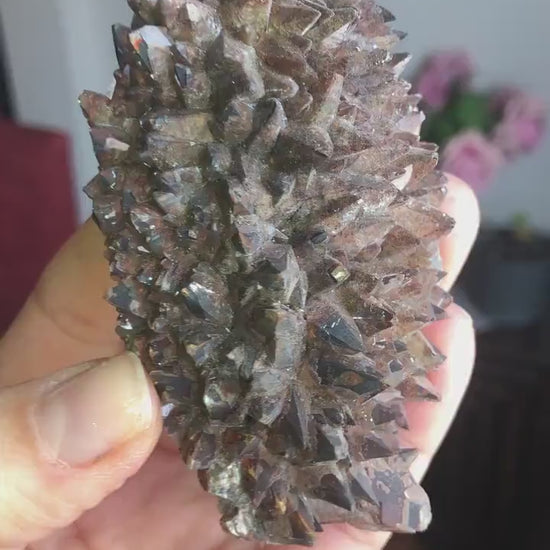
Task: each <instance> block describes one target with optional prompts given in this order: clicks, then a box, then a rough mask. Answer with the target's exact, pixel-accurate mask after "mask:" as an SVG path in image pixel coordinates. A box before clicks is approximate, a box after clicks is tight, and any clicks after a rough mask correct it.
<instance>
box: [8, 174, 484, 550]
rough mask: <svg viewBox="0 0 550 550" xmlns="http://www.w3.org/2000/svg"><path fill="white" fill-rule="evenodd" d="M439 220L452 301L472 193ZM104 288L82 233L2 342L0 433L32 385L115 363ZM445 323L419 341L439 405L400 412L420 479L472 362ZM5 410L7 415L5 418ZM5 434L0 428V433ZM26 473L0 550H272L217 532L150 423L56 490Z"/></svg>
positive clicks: (375, 543)
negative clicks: (94, 364) (447, 223)
mask: <svg viewBox="0 0 550 550" xmlns="http://www.w3.org/2000/svg"><path fill="white" fill-rule="evenodd" d="M443 208H444V210H445V211H446V212H447V213H449V214H450V215H451V216H453V217H454V218H455V219H456V221H457V225H456V229H455V230H454V231H453V233H452V235H451V236H449V237H447V238H445V239H444V240H443V242H442V243H441V253H442V257H443V263H444V266H445V270H446V271H447V273H448V275H447V277H446V278H445V279H444V281H443V286H444V287H445V288H446V289H450V288H451V286H452V284H453V283H454V281H455V280H456V277H457V276H458V274H459V272H460V269H461V267H462V265H463V264H464V262H465V260H466V257H467V255H468V253H469V250H470V248H471V246H472V243H473V241H474V239H475V235H476V232H477V228H478V223H479V212H478V207H477V202H476V200H475V197H474V195H473V193H472V192H471V190H470V189H469V188H468V187H467V186H466V185H465V184H464V183H462V182H460V181H458V180H456V179H454V178H451V182H450V186H449V194H448V197H447V198H446V199H445V203H444V207H443ZM110 285H111V281H110V278H109V273H108V267H107V264H106V261H105V260H104V259H103V237H102V235H101V234H100V232H99V230H98V229H97V228H96V227H95V225H94V224H93V223H91V222H88V223H86V224H85V225H84V226H83V227H82V228H81V229H80V230H79V231H78V232H77V233H76V234H75V235H74V236H73V237H72V238H71V239H70V241H69V242H68V243H67V244H66V245H65V247H64V248H63V249H62V250H61V251H60V253H59V254H58V255H57V257H56V258H55V259H54V260H53V262H52V263H51V264H50V266H49V267H48V268H47V269H46V271H45V272H44V274H43V276H42V279H41V280H40V282H39V284H38V286H37V288H36V290H35V291H34V293H33V294H32V296H31V297H30V298H29V300H28V302H27V304H26V305H25V307H24V309H23V311H22V312H21V314H20V315H19V317H18V318H17V320H16V321H15V322H14V324H13V326H12V327H11V328H10V330H9V331H8V332H7V334H6V335H5V336H4V338H3V339H2V340H1V341H0V415H1V414H2V407H5V408H6V411H7V412H5V417H4V418H3V419H2V421H3V422H4V426H7V427H8V430H9V429H11V426H14V425H15V424H16V423H17V422H19V421H20V420H19V418H21V415H23V416H24V415H25V414H26V411H25V410H24V409H25V407H28V406H29V399H30V400H31V401H32V399H31V398H29V395H32V388H33V387H35V386H36V384H40V383H41V382H40V379H43V377H45V376H48V375H50V376H51V375H52V373H56V372H58V371H61V370H62V369H65V368H67V367H70V366H71V365H75V364H79V363H82V362H86V361H90V360H92V359H96V358H99V357H109V356H114V355H117V354H119V353H121V352H122V351H123V350H122V345H121V342H120V341H119V340H118V338H117V337H116V335H115V333H114V326H115V313H114V311H113V309H112V308H111V307H110V306H109V305H108V304H107V303H106V302H105V301H104V299H103V296H104V294H105V292H106V290H107V289H108V288H109V286H110ZM448 315H449V316H448V319H446V320H443V321H439V322H438V323H435V324H433V325H432V326H430V327H428V328H427V329H426V334H427V335H428V336H429V338H430V339H431V340H432V341H433V342H434V344H435V345H436V346H437V347H438V348H439V349H440V350H442V351H443V353H444V354H445V355H446V356H447V357H448V359H447V361H446V362H445V364H444V365H443V366H442V367H441V368H440V369H439V370H438V371H437V372H435V373H433V374H432V375H431V380H432V382H433V383H434V384H435V386H436V387H437V388H438V389H439V390H440V392H441V394H442V396H443V397H442V401H441V402H439V403H410V404H408V413H409V419H410V426H411V429H410V431H408V432H406V433H403V440H404V442H405V443H406V444H407V445H412V446H415V447H416V448H418V449H419V450H420V456H419V458H418V460H417V461H416V462H415V463H414V465H413V473H414V475H415V476H417V477H418V478H420V477H422V476H423V474H424V473H425V471H426V468H427V467H428V465H429V463H430V461H431V460H432V458H433V456H434V454H435V453H436V451H437V449H438V447H439V445H440V443H441V441H442V439H443V438H444V436H445V434H446V432H447V430H448V428H449V426H450V424H451V422H452V420H453V418H454V416H455V414H456V411H457V409H458V406H459V404H460V401H461V399H462V396H463V394H464V392H465V390H466V387H467V384H468V381H469V378H470V374H471V370H472V366H473V361H474V347H475V345H474V333H473V328H472V322H471V319H470V317H469V316H468V314H467V313H466V312H464V311H463V310H461V309H460V308H459V307H458V306H456V305H453V306H451V307H450V308H449V310H448ZM33 380H34V381H36V380H38V381H37V382H32V381H33ZM29 381H31V382H29ZM1 388H4V389H1ZM14 396H15V397H14ZM3 398H4V399H3ZM14 399H15V401H14ZM154 399H156V398H154ZM6 403H8V404H9V403H15V405H13V406H11V407H8V406H7V405H6ZM155 403H156V401H155ZM18 408H19V409H20V410H18ZM1 426H2V423H1V422H0V433H2V429H1ZM131 429H132V427H131V426H129V427H128V430H129V431H130V430H131ZM32 437H33V436H32V434H30V433H29V434H27V435H26V436H25V437H24V438H22V439H23V440H22V441H20V442H19V443H18V444H19V445H20V448H21V449H22V450H21V452H22V453H26V452H27V450H28V449H31V448H34V447H35V446H36V442H35V441H33V440H32ZM6 449H8V446H6V445H2V439H1V438H0V486H2V481H3V480H2V477H1V472H2V469H3V468H5V467H6V466H7V465H9V464H10V462H9V461H14V460H16V459H17V457H13V456H11V455H10V453H9V452H8V451H7V450H6ZM37 460H40V459H37ZM29 468H30V469H31V470H32V469H33V468H36V469H38V470H40V471H41V474H40V475H41V476H45V477H46V478H47V479H46V480H45V481H44V483H42V485H36V486H33V485H32V483H31V484H30V486H29V494H25V495H20V494H10V492H9V484H10V480H9V479H8V480H7V481H6V483H7V485H6V487H8V491H7V493H6V494H7V496H4V497H2V491H0V512H1V511H2V506H4V508H5V509H6V510H8V509H15V510H17V515H16V521H12V522H8V523H2V521H1V519H0V548H1V549H2V550H4V549H9V550H12V549H13V550H15V549H17V550H18V549H27V550H85V549H93V550H123V549H124V550H125V549H133V550H139V549H150V548H158V549H187V548H189V549H192V550H255V549H259V548H274V549H275V547H266V546H264V545H261V544H258V543H255V542H248V541H242V540H236V539H233V538H232V537H230V536H228V535H227V534H225V533H224V532H223V531H222V530H221V528H220V527H219V525H218V512H217V508H216V500H215V498H213V497H211V496H210V495H208V494H206V493H205V492H204V491H203V490H202V489H201V488H200V486H199V484H198V482H197V480H196V475H195V473H193V472H189V471H187V470H186V469H185V467H183V466H182V463H181V459H180V457H179V454H178V452H177V449H176V448H175V447H174V445H173V444H172V443H171V441H170V440H168V439H166V438H165V437H164V436H162V435H161V422H160V418H159V414H158V412H156V413H155V417H154V420H153V421H152V422H151V423H150V425H149V426H148V427H147V428H146V429H145V430H142V431H140V432H139V433H137V434H134V435H133V436H132V437H129V439H128V440H127V441H126V442H125V443H124V444H121V445H119V446H117V447H116V448H113V449H112V451H111V452H109V453H108V454H107V455H106V456H104V457H103V458H102V459H101V460H100V461H98V463H97V464H92V465H89V466H86V467H82V468H78V469H69V470H66V471H63V473H62V474H59V475H60V476H61V477H59V479H57V478H56V479H53V478H52V476H53V475H54V474H52V473H51V472H50V471H49V470H48V471H46V470H44V471H42V465H41V464H33V465H31V466H29ZM20 470H21V471H20V472H19V473H18V474H17V475H21V476H27V477H28V478H29V479H32V478H33V476H34V475H35V474H36V472H34V471H29V470H25V469H24V468H22V469H20ZM48 476H50V477H48ZM71 483H72V484H75V483H78V487H79V491H78V492H77V493H76V494H74V493H73V494H71V496H70V497H69V494H68V492H67V487H68V486H70V484H71ZM45 485H46V486H48V487H49V489H48V490H47V491H45V490H44V489H43V488H44V486H45ZM2 499H3V500H2ZM0 516H1V514H0ZM388 538H389V535H388V534H385V533H371V532H362V531H359V530H357V529H354V528H352V527H350V526H346V525H333V526H327V527H326V529H325V532H324V533H323V534H321V535H320V536H319V537H318V540H317V543H316V546H315V550H329V549H330V550H333V549H335V548H338V549H340V550H380V549H382V548H383V547H384V546H385V544H386V543H387V541H388ZM6 541H9V542H6ZM276 548H281V549H282V550H291V549H297V548H298V547H288V546H287V547H276Z"/></svg>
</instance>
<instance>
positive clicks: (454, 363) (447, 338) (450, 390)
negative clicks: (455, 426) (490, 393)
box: [288, 305, 475, 550]
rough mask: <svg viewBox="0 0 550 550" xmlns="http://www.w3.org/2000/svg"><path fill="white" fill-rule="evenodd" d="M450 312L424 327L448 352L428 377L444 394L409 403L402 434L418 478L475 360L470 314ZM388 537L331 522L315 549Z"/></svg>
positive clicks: (375, 547)
mask: <svg viewBox="0 0 550 550" xmlns="http://www.w3.org/2000/svg"><path fill="white" fill-rule="evenodd" d="M448 315H449V317H448V318H447V319H445V320H443V321H439V322H438V323H435V324H434V325H432V326H431V327H430V328H429V329H428V330H427V336H428V337H429V338H430V340H431V341H432V342H433V343H434V344H435V345H436V346H437V347H438V348H439V349H441V350H444V351H445V353H446V354H447V360H446V361H445V363H444V364H443V365H442V366H441V367H440V369H439V370H437V371H435V372H434V373H432V375H431V376H430V379H431V381H432V383H433V384H434V385H435V386H436V388H437V389H438V390H439V391H440V393H441V396H442V399H441V401H440V402H437V403H431V402H419V403H408V404H407V415H408V419H409V425H410V431H408V432H406V433H405V434H404V435H403V442H402V444H403V446H404V447H414V448H416V449H418V450H419V451H420V455H419V457H418V459H417V460H416V461H415V462H414V464H413V466H412V468H411V470H412V473H413V475H414V476H415V478H417V479H420V478H422V476H423V475H424V474H425V472H426V469H427V467H428V465H429V464H430V462H431V460H432V459H433V457H434V456H435V453H436V452H437V450H438V448H439V446H440V445H441V442H442V441H443V438H444V437H445V434H446V433H447V431H448V429H449V427H450V425H451V423H452V421H453V419H454V417H455V414H456V412H457V410H458V406H459V404H460V401H461V400H462V397H463V396H464V393H465V391H466V388H467V386H468V382H469V380H470V376H471V373H472V368H473V364H474V354H475V340H474V331H473V327H472V321H471V318H470V316H469V315H468V314H467V313H466V312H465V311H464V310H463V309H461V308H460V307H459V306H457V305H452V306H450V307H449V309H448ZM389 537H390V535H389V534H388V533H375V532H368V531H360V530H358V529H355V528H354V527H351V526H350V525H345V524H343V525H329V526H327V527H326V528H325V532H324V533H321V534H320V535H319V537H318V539H317V542H316V545H315V550H332V549H333V548H342V549H344V548H345V550H381V549H382V548H383V547H384V545H385V544H386V542H387V541H388V539H389ZM288 550H298V547H288Z"/></svg>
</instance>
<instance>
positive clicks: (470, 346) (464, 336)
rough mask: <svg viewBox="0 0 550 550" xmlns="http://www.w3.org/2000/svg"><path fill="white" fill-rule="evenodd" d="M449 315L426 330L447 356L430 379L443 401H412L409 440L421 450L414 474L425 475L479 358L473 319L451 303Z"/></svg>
mask: <svg viewBox="0 0 550 550" xmlns="http://www.w3.org/2000/svg"><path fill="white" fill-rule="evenodd" d="M447 314H448V318H447V319H444V320H442V321H438V322H437V323H434V324H433V325H431V326H430V327H428V328H427V329H426V330H425V334H426V336H427V337H428V338H429V340H430V341H431V342H432V343H433V344H434V345H435V346H436V347H437V348H438V349H440V350H443V352H444V353H445V355H446V356H447V359H446V361H445V363H444V364H443V365H442V366H441V367H440V368H439V369H437V370H435V371H433V372H432V373H430V375H429V378H430V381H431V382H432V384H433V385H434V386H435V387H436V389H437V390H438V391H439V393H440V395H441V400H440V401H439V402H426V401H424V402H409V403H408V404H407V405H406V406H407V415H408V418H409V424H410V427H411V429H410V431H409V432H407V433H406V434H404V437H405V439H406V441H407V443H408V444H409V445H410V446H411V447H414V448H416V449H418V450H419V451H420V456H419V458H418V459H417V460H416V461H415V463H414V464H413V474H414V475H415V477H416V478H417V479H420V478H422V476H423V475H424V474H425V472H426V469H427V467H428V466H429V464H430V462H431V461H432V459H433V457H434V455H435V453H436V452H437V450H438V448H439V446H440V445H441V442H442V441H443V438H444V437H445V434H446V433H447V431H448V430H449V427H450V426H451V423H452V421H453V419H454V417H455V415H456V412H457V411H458V408H459V405H460V403H461V401H462V398H463V397H464V393H465V392H466V389H467V387H468V384H469V382H470V378H471V375H472V369H473V366H474V359H475V334H474V328H473V324H472V318H471V317H470V316H469V315H468V313H466V312H465V311H464V310H463V309H462V308H461V307H459V306H458V305H456V304H453V305H451V306H450V307H449V308H448V310H447Z"/></svg>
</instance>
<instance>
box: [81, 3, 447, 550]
mask: <svg viewBox="0 0 550 550" xmlns="http://www.w3.org/2000/svg"><path fill="white" fill-rule="evenodd" d="M130 5H131V7H132V9H133V10H134V12H135V18H134V21H133V24H132V27H131V28H127V27H124V26H120V25H116V26H115V27H114V39H115V46H116V54H117V57H118V61H119V65H120V68H119V69H118V70H117V71H116V73H115V76H116V86H115V88H114V91H113V93H112V95H111V96H109V97H108V96H104V95H99V94H95V93H92V92H84V94H83V95H82V97H81V105H82V108H83V110H84V112H85V114H86V116H87V118H88V120H89V123H90V126H91V133H92V139H93V144H94V147H95V151H96V154H97V158H98V160H99V164H100V172H99V174H98V175H97V176H96V177H95V178H94V179H93V180H92V182H91V183H90V184H88V186H87V187H86V192H87V193H88V195H89V196H90V197H91V198H92V199H93V202H94V215H95V219H96V221H97V223H98V225H99V227H100V228H101V230H102V231H103V232H104V233H105V235H106V239H107V256H108V259H109V261H110V264H111V270H112V275H113V277H114V279H115V280H116V282H117V284H116V286H115V287H114V288H113V289H112V291H111V292H110V294H109V300H110V301H111V303H112V304H113V305H114V306H115V307H116V308H117V309H118V312H119V326H118V332H119V334H120V336H121V337H122V338H123V339H124V341H125V343H126V346H127V347H128V349H130V350H133V351H135V352H136V353H138V354H139V355H140V357H141V359H142V360H143V362H144V364H145V365H146V367H147V369H148V371H149V372H150V375H151V377H152V379H153V380H154V382H155V384H156V387H157V389H158V391H159V394H160V395H161V397H162V400H163V413H164V415H165V423H166V427H167V429H168V430H169V432H170V433H171V434H173V436H174V437H175V439H176V441H177V442H178V444H179V447H180V449H181V453H182V456H183V458H184V460H185V462H186V463H187V465H188V466H189V467H190V468H194V469H196V470H198V471H199V478H200V480H201V482H202V484H203V486H204V488H205V489H206V490H207V491H209V492H210V493H212V494H214V495H216V496H217V497H218V498H219V502H220V509H221V514H222V520H221V521H222V525H223V527H224V528H225V529H226V530H227V531H229V532H230V533H232V534H234V535H236V536H238V537H245V538H249V539H257V540H260V541H267V542H270V543H281V544H303V545H311V544H312V543H313V540H314V535H315V533H316V532H318V531H322V525H323V524H324V523H329V522H348V523H350V524H352V525H354V526H356V527H359V528H364V529H375V530H376V529H381V530H392V531H406V532H410V531H415V530H421V529H424V528H425V527H426V526H427V525H428V523H429V520H430V508H429V502H428V498H427V496H426V495H425V493H424V492H423V490H422V489H421V488H420V487H419V486H418V485H417V484H416V483H415V481H414V480H413V479H412V477H411V475H410V474H409V466H410V464H411V462H412V461H413V460H414V458H415V452H414V450H412V449H408V448H402V447H401V446H400V443H399V430H400V429H406V428H407V419H406V417H405V412H404V400H405V399H437V398H438V396H437V392H436V390H435V389H434V387H432V385H431V384H430V382H429V379H428V377H427V373H428V372H429V371H430V370H431V369H433V368H435V367H437V366H438V365H439V364H440V363H441V361H442V359H443V358H442V356H441V354H440V353H439V352H438V351H437V350H436V349H435V348H434V347H433V346H432V345H431V344H430V342H428V341H427V340H426V339H425V337H424V336H423V334H422V332H421V329H422V328H423V327H424V326H425V325H426V324H428V323H430V322H432V321H434V320H436V319H439V318H440V317H441V316H442V315H444V309H445V307H446V306H447V305H448V303H449V297H448V295H447V294H446V293H445V292H443V291H442V290H441V289H440V288H439V287H438V286H437V283H438V281H439V280H440V278H441V277H442V273H441V272H440V270H439V268H438V265H437V247H438V239H439V238H440V237H441V236H443V235H445V234H446V233H447V232H449V231H450V230H451V228H452V225H453V222H452V220H451V219H450V218H449V217H447V216H446V215H445V214H443V213H441V212H440V211H439V210H438V204H439V202H440V200H441V199H442V197H443V196H444V192H445V179H444V177H443V176H442V175H441V174H440V173H438V172H437V171H436V170H435V167H436V164H437V153H436V150H435V148H434V147H433V146H431V145H429V144H425V143H422V142H420V140H419V138H418V129H419V126H420V123H421V121H422V115H421V113H419V111H418V109H417V103H418V100H419V98H418V97H416V96H413V95H409V93H408V92H409V85H408V84H407V83H406V82H405V81H403V80H401V79H400V77H399V75H400V72H401V70H402V69H403V67H404V65H405V64H406V61H407V59H408V58H407V56H406V55H402V54H395V53H392V50H393V48H394V46H395V45H396V44H397V43H398V42H399V40H400V38H401V37H402V36H403V35H402V34H401V33H399V32H396V31H393V30H391V28H390V27H389V26H388V23H389V22H390V21H392V16H391V14H390V13H388V12H387V11H386V10H385V9H383V8H381V7H379V6H377V5H376V4H374V2H373V1H371V0H202V1H199V0H130Z"/></svg>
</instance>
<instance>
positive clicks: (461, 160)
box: [441, 130, 505, 192]
mask: <svg viewBox="0 0 550 550" xmlns="http://www.w3.org/2000/svg"><path fill="white" fill-rule="evenodd" d="M504 162H505V158H504V155H503V154H502V152H501V151H500V149H498V148H497V147H496V146H495V145H493V144H492V143H491V142H490V141H489V140H487V138H486V137H485V136H484V135H483V134H481V133H480V132H478V131H476V130H469V131H466V132H464V133H462V134H458V135H457V136H456V137H454V138H453V139H451V140H450V141H449V142H448V143H447V145H446V146H445V148H444V150H443V153H442V155H441V165H442V168H443V170H445V171H446V172H449V173H451V174H454V175H455V176H458V177H459V178H462V179H463V180H464V181H466V182H467V183H469V184H470V185H471V186H472V187H473V188H474V190H475V191H476V192H479V191H481V190H483V189H485V188H486V187H488V185H489V184H490V183H491V180H492V179H493V178H494V177H495V175H496V173H497V171H498V169H499V168H500V167H501V166H502V165H503V164H504Z"/></svg>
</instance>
